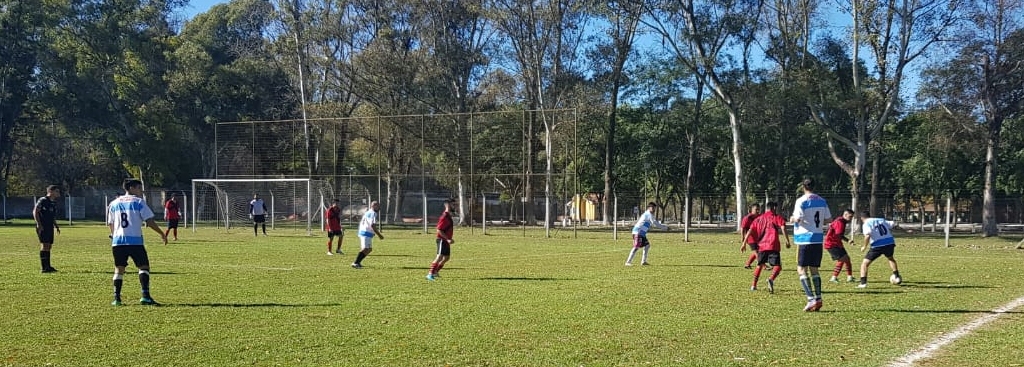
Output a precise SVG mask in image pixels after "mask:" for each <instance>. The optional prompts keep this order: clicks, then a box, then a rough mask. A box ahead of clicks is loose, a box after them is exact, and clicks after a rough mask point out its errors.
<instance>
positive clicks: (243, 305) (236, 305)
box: [160, 302, 341, 308]
mask: <svg viewBox="0 0 1024 367" xmlns="http://www.w3.org/2000/svg"><path fill="white" fill-rule="evenodd" d="M160 306H162V307H231V308H248V307H336V306H341V304H340V303H316V304H292V303H274V302H267V303H161V304H160Z"/></svg>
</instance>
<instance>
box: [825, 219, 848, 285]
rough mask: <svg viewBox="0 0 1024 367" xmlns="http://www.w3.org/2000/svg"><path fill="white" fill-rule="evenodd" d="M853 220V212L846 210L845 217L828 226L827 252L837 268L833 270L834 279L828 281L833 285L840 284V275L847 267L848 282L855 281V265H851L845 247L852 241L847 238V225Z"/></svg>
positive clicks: (826, 233)
mask: <svg viewBox="0 0 1024 367" xmlns="http://www.w3.org/2000/svg"><path fill="white" fill-rule="evenodd" d="M851 219H853V210H850V209H846V210H844V211H843V216H842V217H841V218H838V219H836V220H834V221H832V224H830V225H829V226H828V231H827V232H825V250H828V254H829V255H830V256H832V261H835V262H836V267H835V269H833V270H832V278H831V279H829V280H828V281H830V282H832V283H839V273H841V272H842V271H843V267H844V266H845V267H846V281H847V282H853V281H854V279H853V264H851V263H850V255H849V254H847V253H846V248H845V247H843V242H844V241H845V242H849V241H850V239H849V238H847V237H846V225H847V224H849V223H850V220H851Z"/></svg>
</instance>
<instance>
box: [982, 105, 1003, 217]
mask: <svg viewBox="0 0 1024 367" xmlns="http://www.w3.org/2000/svg"><path fill="white" fill-rule="evenodd" d="M1002 128H1003V119H1002V116H995V117H993V118H992V120H991V121H990V122H989V124H988V140H987V142H986V147H985V192H984V193H983V195H982V196H983V198H984V204H983V205H982V211H981V228H982V236H983V237H994V236H997V235H999V225H998V224H999V223H998V221H997V219H996V198H995V190H996V187H995V186H996V168H997V165H996V158H998V156H999V132H1000V130H1002Z"/></svg>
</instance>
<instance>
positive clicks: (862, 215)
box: [860, 210, 871, 220]
mask: <svg viewBox="0 0 1024 367" xmlns="http://www.w3.org/2000/svg"><path fill="white" fill-rule="evenodd" d="M868 218H871V212H870V211H868V210H864V211H861V212H860V219H861V220H864V219H868Z"/></svg>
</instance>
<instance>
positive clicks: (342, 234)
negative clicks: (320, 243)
mask: <svg viewBox="0 0 1024 367" xmlns="http://www.w3.org/2000/svg"><path fill="white" fill-rule="evenodd" d="M344 238H345V231H344V230H342V231H341V232H338V247H335V248H334V249H335V252H337V253H338V254H339V255H343V253H342V252H341V240H342V239H344Z"/></svg>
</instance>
